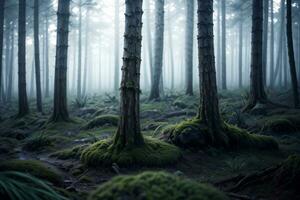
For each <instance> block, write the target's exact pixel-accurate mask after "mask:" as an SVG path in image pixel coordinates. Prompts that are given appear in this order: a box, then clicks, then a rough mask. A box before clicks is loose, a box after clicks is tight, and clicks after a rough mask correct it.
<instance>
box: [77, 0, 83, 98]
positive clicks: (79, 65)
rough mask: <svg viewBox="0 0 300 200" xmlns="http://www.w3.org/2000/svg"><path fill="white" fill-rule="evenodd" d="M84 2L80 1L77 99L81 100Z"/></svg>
mask: <svg viewBox="0 0 300 200" xmlns="http://www.w3.org/2000/svg"><path fill="white" fill-rule="evenodd" d="M81 4H82V0H80V1H79V25H78V26H79V27H78V74H77V76H78V77H77V99H81V97H82V94H81V52H82V51H81V48H82V47H81V45H82V9H81V6H82V5H81Z"/></svg>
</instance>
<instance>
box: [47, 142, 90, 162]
mask: <svg viewBox="0 0 300 200" xmlns="http://www.w3.org/2000/svg"><path fill="white" fill-rule="evenodd" d="M86 147H87V145H79V146H75V147H72V148H69V149H63V150H60V151H57V152H55V153H53V154H51V157H57V158H59V159H62V160H66V159H72V158H74V159H75V158H80V155H81V153H82V151H83V150H84V149H85V148H86Z"/></svg>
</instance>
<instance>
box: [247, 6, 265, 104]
mask: <svg viewBox="0 0 300 200" xmlns="http://www.w3.org/2000/svg"><path fill="white" fill-rule="evenodd" d="M262 39H263V1H261V0H253V5H252V39H251V40H252V44H251V76H250V97H249V104H248V105H247V107H246V110H247V109H252V108H253V107H254V106H255V105H256V104H257V103H266V102H267V96H266V93H265V90H264V84H263V67H262V50H263V49H262Z"/></svg>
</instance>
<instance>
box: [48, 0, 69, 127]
mask: <svg viewBox="0 0 300 200" xmlns="http://www.w3.org/2000/svg"><path fill="white" fill-rule="evenodd" d="M69 18H70V0H59V2H58V12H57V42H56V58H55V80H54V108H53V115H52V121H54V122H58V121H69V113H68V109H67V63H68V40H69Z"/></svg>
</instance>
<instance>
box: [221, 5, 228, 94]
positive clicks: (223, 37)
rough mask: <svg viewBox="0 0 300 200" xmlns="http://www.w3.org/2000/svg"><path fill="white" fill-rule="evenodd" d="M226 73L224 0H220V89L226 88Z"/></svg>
mask: <svg viewBox="0 0 300 200" xmlns="http://www.w3.org/2000/svg"><path fill="white" fill-rule="evenodd" d="M226 79H227V75H226V0H222V89H223V90H226V89H227V80H226Z"/></svg>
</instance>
